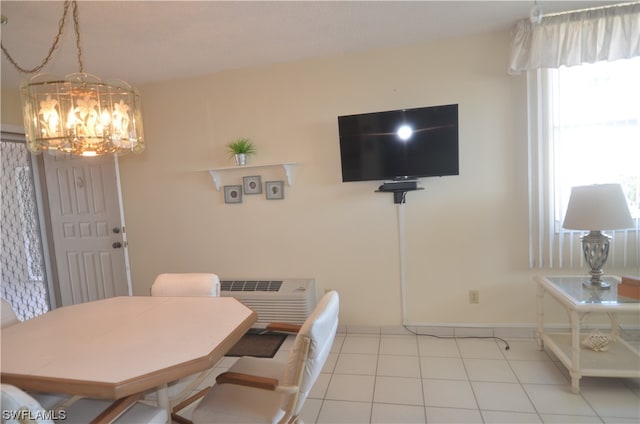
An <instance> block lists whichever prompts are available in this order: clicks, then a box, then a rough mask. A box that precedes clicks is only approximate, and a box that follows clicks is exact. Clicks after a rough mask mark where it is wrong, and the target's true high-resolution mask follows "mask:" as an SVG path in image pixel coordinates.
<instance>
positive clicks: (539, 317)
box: [536, 284, 544, 350]
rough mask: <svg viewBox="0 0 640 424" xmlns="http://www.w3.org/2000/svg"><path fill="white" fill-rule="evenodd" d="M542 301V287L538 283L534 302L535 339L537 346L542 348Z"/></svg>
mask: <svg viewBox="0 0 640 424" xmlns="http://www.w3.org/2000/svg"><path fill="white" fill-rule="evenodd" d="M543 301H544V288H543V287H542V284H538V295H537V302H536V341H537V342H538V348H539V349H540V350H544V341H543V340H542V333H543V332H544V328H543V326H544V323H543V321H544V311H543V308H542V302H543Z"/></svg>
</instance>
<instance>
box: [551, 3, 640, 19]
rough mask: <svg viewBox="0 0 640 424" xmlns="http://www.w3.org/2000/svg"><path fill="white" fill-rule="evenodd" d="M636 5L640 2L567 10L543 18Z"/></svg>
mask: <svg viewBox="0 0 640 424" xmlns="http://www.w3.org/2000/svg"><path fill="white" fill-rule="evenodd" d="M635 4H640V1H632V2H628V3H616V4H608V5H605V6H595V7H587V8H584V9H577V10H567V11H565V12H556V13H547V14H544V15H542V17H543V18H549V17H552V16H561V15H568V14H571V13H581V12H590V11H592V10H603V9H613V8H614V7H625V6H633V5H635Z"/></svg>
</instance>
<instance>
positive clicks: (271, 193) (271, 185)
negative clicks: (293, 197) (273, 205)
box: [264, 181, 284, 200]
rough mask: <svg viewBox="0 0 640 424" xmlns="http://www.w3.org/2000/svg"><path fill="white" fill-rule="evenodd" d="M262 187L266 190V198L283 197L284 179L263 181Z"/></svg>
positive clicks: (275, 198)
mask: <svg viewBox="0 0 640 424" xmlns="http://www.w3.org/2000/svg"><path fill="white" fill-rule="evenodd" d="M264 189H265V191H266V192H267V199H269V200H278V199H284V181H267V182H266V183H264Z"/></svg>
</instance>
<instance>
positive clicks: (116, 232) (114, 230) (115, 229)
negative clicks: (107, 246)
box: [112, 227, 120, 234]
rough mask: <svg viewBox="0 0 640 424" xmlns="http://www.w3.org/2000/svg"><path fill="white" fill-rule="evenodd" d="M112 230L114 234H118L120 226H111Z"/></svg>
mask: <svg viewBox="0 0 640 424" xmlns="http://www.w3.org/2000/svg"><path fill="white" fill-rule="evenodd" d="M112 231H113V233H114V234H120V227H113V230H112Z"/></svg>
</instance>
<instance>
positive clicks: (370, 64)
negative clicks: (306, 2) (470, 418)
mask: <svg viewBox="0 0 640 424" xmlns="http://www.w3.org/2000/svg"><path fill="white" fill-rule="evenodd" d="M508 51H509V45H508V35H507V34H506V33H497V34H489V35H486V36H481V37H474V38H466V39H459V40H449V41H443V42H437V43H433V44H424V45H417V46H409V47H404V48H397V49H391V50H383V51H377V52H369V53H363V54H355V55H348V56H342V57H334V58H329V59H322V60H312V61H304V62H297V63H290V64H282V65H274V66H269V67H262V68H257V69H248V70H240V71H231V72H224V73H219V74H215V75H210V76H206V77H202V78H198V79H190V80H185V81H171V82H166V83H159V84H152V85H148V86H144V87H141V90H142V95H143V102H144V104H143V105H144V118H145V131H146V138H147V142H148V146H147V151H146V152H145V153H144V154H143V155H142V156H140V157H127V158H125V159H124V160H123V161H122V163H121V165H122V168H121V169H122V177H123V181H124V187H123V190H124V199H125V207H126V211H125V212H126V219H127V228H128V231H129V237H130V243H131V244H130V255H131V262H132V273H133V281H134V285H135V287H134V291H135V293H136V294H145V293H147V292H148V289H149V286H150V284H151V281H152V280H153V278H154V276H155V275H156V274H158V273H160V272H170V271H213V272H217V273H218V274H220V275H221V276H223V277H247V278H265V277H267V278H271V277H307V276H309V277H315V278H316V280H317V283H318V285H319V290H320V291H321V292H322V291H323V290H325V289H329V288H334V289H337V290H338V291H339V292H340V294H341V296H342V314H341V315H342V322H343V323H345V324H353V325H360V324H365V323H367V324H369V323H373V324H380V325H398V324H400V323H401V318H402V313H401V295H400V293H401V291H400V271H399V244H398V218H397V216H398V207H397V206H396V205H394V203H393V200H392V196H391V195H390V194H381V193H375V192H374V190H375V189H376V188H377V187H378V185H379V184H380V183H379V182H363V183H342V182H341V174H340V156H339V148H338V133H337V120H336V117H337V116H338V115H343V114H352V113H363V112H372V111H379V110H389V109H396V108H408V107H420V106H430V105H440V104H450V103H458V104H459V113H460V169H461V173H460V176H456V177H445V178H435V179H424V180H423V181H422V185H423V186H424V188H425V190H424V191H420V192H415V193H409V194H408V195H407V203H406V205H405V206H404V214H405V221H404V224H405V229H406V245H405V246H406V264H407V295H408V309H407V318H408V320H409V321H410V322H414V323H418V322H420V323H421V322H459V323H471V322H477V323H483V322H484V323H520V322H533V313H534V308H533V299H534V291H533V287H532V286H533V284H532V282H531V277H530V272H529V270H528V265H527V264H528V262H527V249H528V244H527V225H528V224H527V222H528V221H527V195H526V188H527V179H526V178H527V172H526V138H525V128H526V127H525V121H524V118H525V94H526V93H525V81H524V77H514V76H508V75H507V73H506V69H507V59H508ZM239 136H243V137H244V136H246V137H249V138H251V139H252V140H254V141H255V143H256V144H257V147H258V149H259V153H258V155H257V156H256V157H254V158H253V159H252V161H253V162H254V163H269V162H278V161H294V162H297V163H299V166H297V167H296V169H295V174H294V177H295V181H294V186H293V187H290V188H287V190H286V199H285V200H284V201H267V200H265V199H264V197H262V196H245V199H244V203H243V204H241V205H227V204H225V203H224V200H223V194H222V192H217V191H216V190H215V188H214V186H213V184H212V181H211V179H210V178H209V176H208V175H207V173H206V172H204V170H206V169H208V168H210V167H217V166H225V165H231V164H232V161H231V159H229V158H227V156H226V154H225V149H224V144H225V143H227V142H228V141H230V140H232V139H234V138H236V137H239ZM251 174H259V175H262V177H263V180H268V179H282V176H281V174H279V171H278V170H269V171H265V170H250V171H247V172H246V175H251ZM242 175H245V174H243V173H237V174H236V173H232V174H230V175H228V176H226V178H225V180H224V184H238V183H241V181H242ZM470 289H474V290H479V291H480V298H481V303H480V304H479V305H469V303H468V291H469V290H470Z"/></svg>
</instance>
